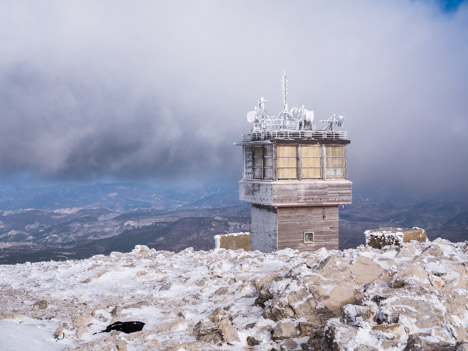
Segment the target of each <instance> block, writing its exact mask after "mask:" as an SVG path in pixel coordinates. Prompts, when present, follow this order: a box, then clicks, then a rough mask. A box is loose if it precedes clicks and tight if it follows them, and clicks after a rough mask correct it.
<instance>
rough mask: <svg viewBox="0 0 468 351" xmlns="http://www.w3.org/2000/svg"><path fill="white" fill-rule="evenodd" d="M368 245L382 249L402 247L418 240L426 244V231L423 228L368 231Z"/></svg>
mask: <svg viewBox="0 0 468 351" xmlns="http://www.w3.org/2000/svg"><path fill="white" fill-rule="evenodd" d="M364 234H365V236H366V245H368V246H371V247H373V248H375V249H381V248H383V247H385V246H389V245H390V246H391V245H396V246H402V245H403V243H406V242H410V241H411V240H416V241H419V242H426V241H427V235H426V231H425V230H424V229H422V228H417V227H414V228H412V229H409V228H379V229H371V230H366V231H365V232H364Z"/></svg>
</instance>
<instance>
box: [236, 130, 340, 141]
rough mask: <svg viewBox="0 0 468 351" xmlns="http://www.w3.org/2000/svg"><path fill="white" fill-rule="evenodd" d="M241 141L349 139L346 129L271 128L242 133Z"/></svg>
mask: <svg viewBox="0 0 468 351" xmlns="http://www.w3.org/2000/svg"><path fill="white" fill-rule="evenodd" d="M242 136H243V142H249V141H259V140H270V139H280V140H299V139H301V140H302V139H309V140H324V139H326V140H349V139H348V132H346V131H330V130H301V131H298V130H272V131H259V132H252V133H247V134H243V135H242Z"/></svg>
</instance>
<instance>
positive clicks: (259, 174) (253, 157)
mask: <svg viewBox="0 0 468 351" xmlns="http://www.w3.org/2000/svg"><path fill="white" fill-rule="evenodd" d="M249 149H250V150H251V151H250V152H249ZM245 150H246V153H245V154H244V157H245V165H246V166H245V169H246V172H245V178H246V179H252V178H253V179H267V180H273V145H261V146H254V147H249V148H247V147H246V148H245ZM249 164H251V165H253V167H252V166H250V170H251V171H250V173H249V172H248V170H249V166H248V165H249ZM249 175H250V178H249V177H248V176H249Z"/></svg>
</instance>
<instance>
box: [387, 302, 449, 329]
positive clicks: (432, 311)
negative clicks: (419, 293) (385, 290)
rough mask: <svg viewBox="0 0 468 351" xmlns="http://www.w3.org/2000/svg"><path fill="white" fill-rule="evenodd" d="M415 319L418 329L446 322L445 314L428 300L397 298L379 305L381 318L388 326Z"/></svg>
mask: <svg viewBox="0 0 468 351" xmlns="http://www.w3.org/2000/svg"><path fill="white" fill-rule="evenodd" d="M402 316H404V317H405V319H408V318H409V319H413V320H414V325H415V326H416V328H420V329H423V328H432V327H434V326H435V325H439V324H441V323H442V322H443V321H444V312H443V311H441V310H439V309H437V308H434V307H433V305H432V304H431V303H428V301H426V300H422V299H417V297H416V298H411V297H406V296H395V297H392V298H391V299H386V300H383V301H382V302H381V303H380V305H379V318H381V321H382V322H384V323H387V324H394V323H399V321H400V318H401V317H402Z"/></svg>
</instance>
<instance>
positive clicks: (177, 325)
mask: <svg viewBox="0 0 468 351" xmlns="http://www.w3.org/2000/svg"><path fill="white" fill-rule="evenodd" d="M185 328H186V323H185V322H174V323H172V324H171V325H170V326H169V331H171V332H177V331H182V330H184V329H185Z"/></svg>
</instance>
